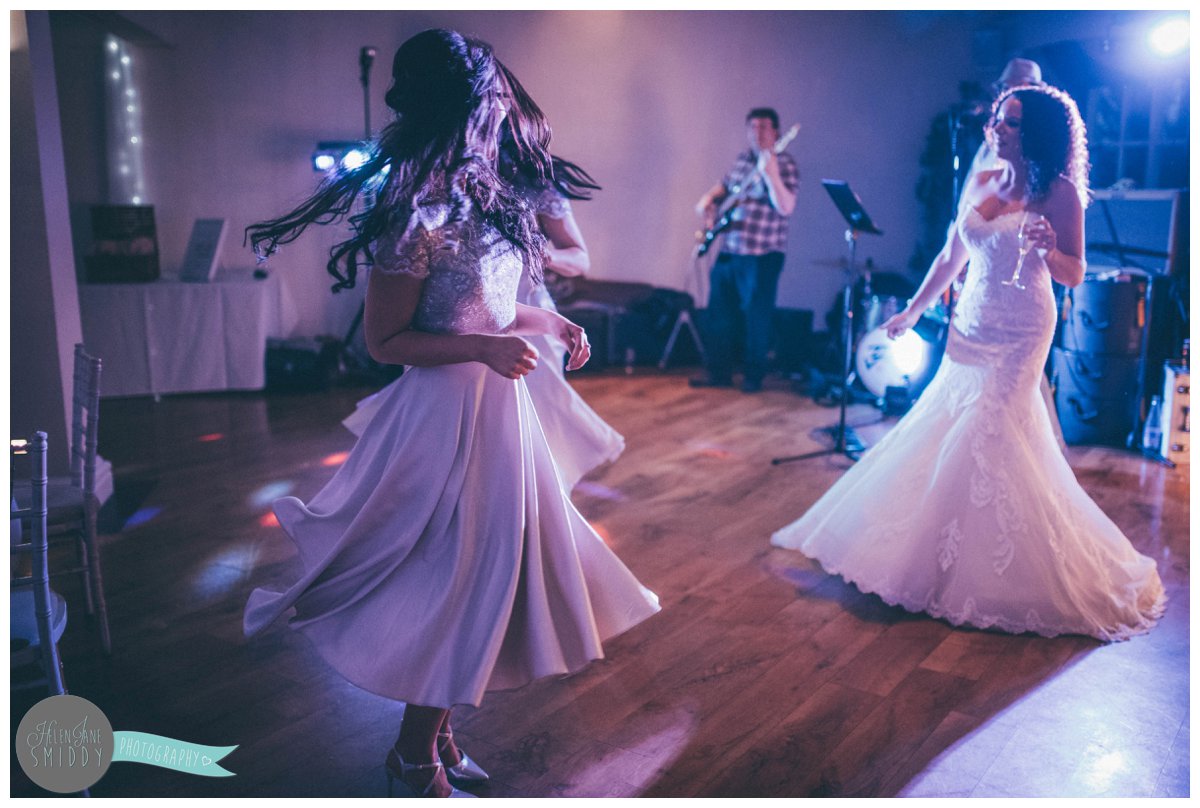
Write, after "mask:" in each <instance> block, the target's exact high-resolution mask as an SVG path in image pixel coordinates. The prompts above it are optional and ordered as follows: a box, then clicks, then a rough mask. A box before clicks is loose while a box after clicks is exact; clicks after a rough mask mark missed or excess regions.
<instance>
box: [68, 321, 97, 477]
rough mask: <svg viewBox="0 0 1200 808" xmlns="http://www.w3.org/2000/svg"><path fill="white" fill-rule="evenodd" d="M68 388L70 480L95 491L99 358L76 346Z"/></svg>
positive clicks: (80, 346) (78, 345)
mask: <svg viewBox="0 0 1200 808" xmlns="http://www.w3.org/2000/svg"><path fill="white" fill-rule="evenodd" d="M73 379H74V383H73V384H72V392H71V484H72V485H74V486H75V487H76V488H81V489H83V491H84V492H85V493H86V494H87V495H88V496H89V497H91V496H94V495H95V491H96V445H97V442H98V441H99V438H100V359H99V357H95V356H92V355H90V354H89V353H88V352H87V350H86V349H85V348H84V347H83V345H82V344H77V345H76V346H75V372H74V377H73Z"/></svg>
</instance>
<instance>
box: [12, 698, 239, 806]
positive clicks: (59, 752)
mask: <svg viewBox="0 0 1200 808" xmlns="http://www.w3.org/2000/svg"><path fill="white" fill-rule="evenodd" d="M15 746H16V750H17V760H18V761H19V762H20V764H21V768H22V769H23V770H24V772H25V774H26V775H27V776H28V777H29V779H30V780H32V781H33V782H34V783H35V784H37V785H38V786H41V787H42V788H44V789H46V790H47V791H53V792H55V793H58V794H69V793H74V792H78V791H83V790H84V789H86V788H90V787H91V786H93V785H95V784H96V783H97V782H99V780H100V778H101V777H103V776H104V774H105V772H107V771H108V767H109V766H110V765H111V764H112V763H114V762H122V761H125V762H129V763H145V764H147V765H150V766H161V767H163V768H166V769H174V770H175V771H180V772H186V773H188V774H196V775H200V776H202V777H232V776H233V775H234V772H231V771H228V770H226V769H224V768H222V767H221V766H219V765H217V764H218V762H219V761H220V760H221V759H222V758H224V757H225V756H226V755H228V754H229V753H230V752H232V751H233V750H234V749H237V746H236V745H235V746H206V745H204V744H198V743H190V742H188V741H178V740H175V739H174V738H167V737H165V736H162V735H153V734H151V733H148V732H127V731H117V732H114V731H113V728H112V724H111V723H109V720H108V717H107V716H105V715H104V711H103V710H101V709H100V708H99V707H97V706H96V705H95V704H92V703H91V702H90V701H88V700H87V699H84V698H80V697H79V696H51V697H50V698H47V699H42V700H41V701H39V702H38V703H37V704H35V705H33V707H31V708H29V712H27V713H25V717H24V718H22V719H21V723H20V725H19V726H18V727H17V737H16V742H15Z"/></svg>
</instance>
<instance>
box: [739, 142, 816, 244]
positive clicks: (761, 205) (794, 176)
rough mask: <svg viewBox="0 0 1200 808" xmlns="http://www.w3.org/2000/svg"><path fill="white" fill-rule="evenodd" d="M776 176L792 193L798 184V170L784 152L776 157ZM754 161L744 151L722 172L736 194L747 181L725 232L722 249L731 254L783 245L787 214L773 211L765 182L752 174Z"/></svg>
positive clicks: (789, 156)
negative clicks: (725, 172) (727, 170)
mask: <svg viewBox="0 0 1200 808" xmlns="http://www.w3.org/2000/svg"><path fill="white" fill-rule="evenodd" d="M778 159H779V176H780V177H782V178H783V185H784V187H785V188H787V189H788V190H789V191H791V192H793V193H795V191H796V189H797V188H799V187H800V170H799V169H798V168H796V161H795V160H793V159H792V156H791V155H790V154H788V153H787V152H784V153H783V154H780V155H779V157H778ZM756 164H757V160H756V158H755V155H754V152H752V151H749V150H747V151H744V152H742V153H741V154H739V155H738V158H737V162H735V163H734V164H733V168H731V169H730V170H729V173H728V174H726V175H725V179H724V180H722V183H723V184H724V185H725V190H726V191H727V192H728V193H729V194H730V195H734V194H739V193H740V192H741V189H742V187H743V185H745V184H746V182H747V180H748V179H749V181H750V187H749V189H748V190H747V191H746V193H745V198H744V199H743V200H742V202H741V203H740V204H739V205H738V206H737V208H735V209H734V211H733V220H732V222H731V223H730V225H729V229H727V230H726V231H725V241H724V243H723V244H722V246H721V251H722V252H727V253H732V254H734V255H765V254H766V253H772V252H784V250H785V249H786V248H787V236H788V217H786V216H784V215H783V214H782V213H780V212H779V211H777V210H775V208H774V206H772V205H771V198H770V196H769V195H768V193H767V184H766V181H765V180H764V179H763V178H762V177H761V176H759V175H758V174H756V173H755V171H754V167H755V165H756Z"/></svg>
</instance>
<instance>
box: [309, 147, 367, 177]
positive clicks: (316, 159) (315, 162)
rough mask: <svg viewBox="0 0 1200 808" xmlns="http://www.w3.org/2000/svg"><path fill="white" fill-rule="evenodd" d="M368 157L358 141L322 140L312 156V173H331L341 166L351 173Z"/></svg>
mask: <svg viewBox="0 0 1200 808" xmlns="http://www.w3.org/2000/svg"><path fill="white" fill-rule="evenodd" d="M369 157H370V153H369V152H368V151H367V150H366V147H365V145H364V144H363V142H362V141H360V140H322V141H321V142H320V143H318V144H317V148H316V151H314V152H313V154H312V166H313V171H322V172H327V171H333V170H335V169H337V168H338V166H341V167H342V168H343V169H346V170H348V171H353V170H354V169H356V168H358V167H359V166H361V165H362V164H363V163H365V162H366V161H367V159H368V158H369Z"/></svg>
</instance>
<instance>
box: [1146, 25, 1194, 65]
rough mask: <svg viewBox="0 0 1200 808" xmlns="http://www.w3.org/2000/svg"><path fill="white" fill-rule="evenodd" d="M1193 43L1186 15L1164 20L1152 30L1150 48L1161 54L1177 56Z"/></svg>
mask: <svg viewBox="0 0 1200 808" xmlns="http://www.w3.org/2000/svg"><path fill="white" fill-rule="evenodd" d="M1190 43H1191V33H1190V31H1189V26H1188V20H1187V18H1186V17H1171V18H1170V19H1167V20H1163V21H1162V22H1160V23H1159V24H1158V25H1156V26H1154V28H1153V29H1152V30H1151V31H1150V48H1151V49H1152V50H1153V51H1154V52H1155V53H1157V54H1158V55H1160V56H1175V55H1176V54H1179V53H1182V52H1183V51H1184V50H1186V49H1187V48H1188V46H1189V45H1190Z"/></svg>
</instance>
